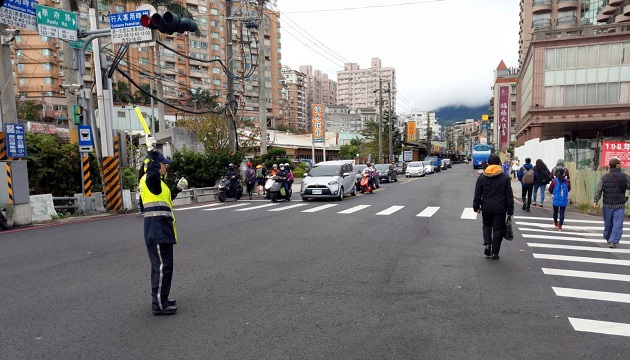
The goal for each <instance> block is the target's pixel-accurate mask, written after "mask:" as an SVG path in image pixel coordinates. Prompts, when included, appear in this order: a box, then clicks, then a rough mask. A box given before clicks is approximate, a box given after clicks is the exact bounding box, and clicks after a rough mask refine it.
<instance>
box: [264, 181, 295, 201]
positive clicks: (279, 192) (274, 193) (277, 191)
mask: <svg viewBox="0 0 630 360" xmlns="http://www.w3.org/2000/svg"><path fill="white" fill-rule="evenodd" d="M269 180H271V182H269V181H268V183H270V184H271V185H270V186H269V189H267V193H268V194H269V197H270V198H271V201H273V202H278V199H286V200H289V199H291V195H292V193H293V191H292V190H291V187H290V186H289V193H288V194H286V193H285V189H284V187H282V182H283V181H287V180H286V179H285V178H284V177H281V176H273V177H271V178H270V179H269Z"/></svg>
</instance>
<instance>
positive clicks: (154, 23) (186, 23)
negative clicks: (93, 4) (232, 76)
mask: <svg viewBox="0 0 630 360" xmlns="http://www.w3.org/2000/svg"><path fill="white" fill-rule="evenodd" d="M0 1H2V0H0ZM140 24H141V25H142V26H144V27H148V28H149V29H151V30H159V31H160V32H161V33H164V34H169V35H171V34H173V33H175V32H177V33H180V34H181V33H184V32H187V31H188V32H195V31H197V23H196V22H195V21H193V20H191V19H188V18H182V17H180V16H178V15H176V14H173V13H171V12H165V13H164V15H160V14H158V13H155V14H153V15H151V16H148V15H142V17H141V18H140Z"/></svg>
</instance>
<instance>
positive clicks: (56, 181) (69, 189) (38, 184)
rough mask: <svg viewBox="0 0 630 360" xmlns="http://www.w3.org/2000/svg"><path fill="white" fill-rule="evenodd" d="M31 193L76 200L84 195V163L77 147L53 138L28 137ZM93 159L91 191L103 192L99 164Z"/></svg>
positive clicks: (41, 136) (32, 135)
mask: <svg viewBox="0 0 630 360" xmlns="http://www.w3.org/2000/svg"><path fill="white" fill-rule="evenodd" d="M26 146H27V151H28V160H27V161H28V180H29V181H28V182H29V189H30V193H31V194H33V195H35V194H53V195H55V196H73V195H74V194H78V193H81V192H82V185H81V167H82V160H81V158H80V154H79V147H78V146H77V144H64V143H63V142H62V141H60V140H59V139H58V138H56V137H55V136H53V135H45V134H33V133H27V134H26ZM89 157H90V167H91V171H90V177H91V179H92V191H100V190H101V189H102V185H101V182H100V178H99V172H98V163H97V161H96V158H95V157H94V155H93V154H90V155H89Z"/></svg>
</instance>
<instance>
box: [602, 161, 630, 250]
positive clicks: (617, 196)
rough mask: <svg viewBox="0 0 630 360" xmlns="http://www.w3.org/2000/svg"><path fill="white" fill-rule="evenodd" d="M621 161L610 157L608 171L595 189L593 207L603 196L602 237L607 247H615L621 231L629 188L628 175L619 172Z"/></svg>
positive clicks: (629, 178) (629, 177) (629, 180)
mask: <svg viewBox="0 0 630 360" xmlns="http://www.w3.org/2000/svg"><path fill="white" fill-rule="evenodd" d="M620 164H621V161H620V160H619V159H618V158H616V157H614V158H612V159H610V161H609V162H608V165H610V172H608V173H607V174H604V175H603V176H602V178H601V180H599V183H598V184H597V188H596V189H595V198H594V200H593V207H597V203H598V202H599V199H600V197H602V196H603V197H604V199H603V201H602V202H603V205H602V215H603V217H604V239H606V241H607V242H608V247H610V248H616V247H617V244H619V240H621V233H622V232H623V219H624V218H625V207H626V201H627V199H626V191H627V190H630V176H628V175H627V174H626V173H623V172H621V168H620Z"/></svg>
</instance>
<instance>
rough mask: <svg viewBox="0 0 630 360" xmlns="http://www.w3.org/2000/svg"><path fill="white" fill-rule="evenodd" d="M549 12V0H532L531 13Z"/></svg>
mask: <svg viewBox="0 0 630 360" xmlns="http://www.w3.org/2000/svg"><path fill="white" fill-rule="evenodd" d="M550 12H551V0H534V3H533V4H532V13H534V14H545V13H550Z"/></svg>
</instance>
